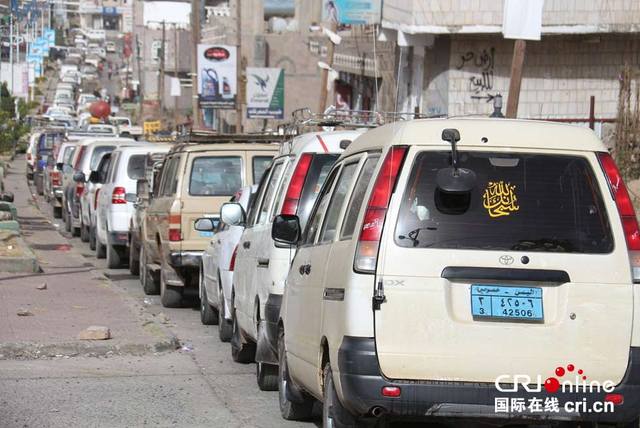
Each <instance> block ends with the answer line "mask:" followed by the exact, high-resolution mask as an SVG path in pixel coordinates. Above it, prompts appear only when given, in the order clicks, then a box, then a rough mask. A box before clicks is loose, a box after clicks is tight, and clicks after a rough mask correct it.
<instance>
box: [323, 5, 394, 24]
mask: <svg viewBox="0 0 640 428" xmlns="http://www.w3.org/2000/svg"><path fill="white" fill-rule="evenodd" d="M322 11H323V12H322V17H323V20H325V21H330V22H336V23H338V24H344V25H358V24H362V25H372V24H379V23H380V20H381V15H382V14H381V12H382V0H323V8H322Z"/></svg>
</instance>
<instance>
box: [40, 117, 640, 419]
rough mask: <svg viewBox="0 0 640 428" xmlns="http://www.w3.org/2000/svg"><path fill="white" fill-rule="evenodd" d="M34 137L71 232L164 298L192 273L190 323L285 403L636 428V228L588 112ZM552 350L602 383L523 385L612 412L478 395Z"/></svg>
mask: <svg viewBox="0 0 640 428" xmlns="http://www.w3.org/2000/svg"><path fill="white" fill-rule="evenodd" d="M36 135H37V138H36V140H37V141H38V142H42V147H43V150H44V149H46V148H47V147H49V149H48V150H50V151H51V153H52V155H51V156H52V157H54V158H55V164H54V165H55V167H54V168H52V169H51V171H50V174H49V176H50V177H51V178H50V179H49V180H50V184H48V185H47V186H48V187H46V186H45V187H46V188H47V189H50V190H47V192H49V193H47V195H48V197H49V199H50V200H51V201H52V203H53V204H54V209H56V211H55V214H56V215H60V216H62V217H63V218H64V220H65V224H66V227H67V230H69V231H70V232H72V233H73V234H74V235H79V236H80V237H81V239H82V240H83V241H87V242H89V243H90V245H91V248H93V249H95V251H96V256H97V257H106V259H107V264H108V266H109V268H119V267H125V266H126V265H127V264H128V267H129V270H130V271H131V273H132V274H135V275H139V277H140V282H141V285H142V287H143V289H144V291H145V293H147V294H160V299H161V302H162V304H163V305H164V306H167V307H179V306H181V305H183V302H184V297H185V290H187V289H189V288H192V289H193V291H194V294H195V291H196V290H197V293H198V296H199V298H200V317H201V321H202V323H203V324H214V325H215V324H217V325H218V332H219V338H220V340H221V341H222V342H230V351H231V356H232V358H233V359H234V360H235V361H237V362H239V363H245V364H246V363H254V362H255V363H256V379H257V384H258V387H259V388H260V389H262V390H267V391H269V390H278V391H279V405H280V410H281V413H282V416H283V417H284V418H285V419H291V420H305V419H308V418H310V417H311V415H312V408H313V405H314V403H315V402H316V401H320V402H322V403H323V404H324V405H323V424H324V426H336V427H341V426H359V425H361V424H364V423H378V424H381V425H382V424H384V423H385V422H386V421H388V420H392V419H397V418H400V419H403V418H408V419H419V420H423V419H429V418H437V417H441V418H454V419H455V420H458V419H456V418H480V419H487V418H503V420H502V422H505V419H504V418H518V419H519V420H520V421H522V420H525V421H526V420H532V421H541V420H544V421H547V422H548V421H551V422H556V421H563V422H565V423H568V424H569V425H570V426H571V424H573V426H578V424H580V423H583V422H584V421H591V422H598V423H604V422H607V423H624V424H635V425H629V426H638V417H639V414H640V316H639V315H638V313H639V309H638V308H639V307H640V306H639V305H638V304H637V301H638V299H639V296H640V285H639V284H640V275H639V274H638V272H640V262H639V261H638V260H639V258H638V254H640V253H639V252H640V230H639V229H638V223H637V220H636V217H635V213H634V211H633V207H632V205H631V200H630V197H629V194H628V192H627V190H626V188H625V186H624V184H623V182H622V180H621V177H620V174H619V172H618V170H617V168H616V166H615V163H614V162H613V160H612V158H611V156H610V155H609V154H608V152H607V149H606V147H605V146H604V145H603V144H602V142H601V141H600V140H598V138H596V137H595V136H594V134H593V133H592V132H591V131H589V130H587V129H581V128H578V127H573V126H567V125H558V124H549V123H543V122H526V121H515V120H505V119H433V120H413V121H405V122H397V123H393V124H389V125H385V126H381V127H378V128H376V129H371V130H366V132H365V130H364V129H355V130H354V129H342V130H332V131H328V130H320V131H315V132H304V133H302V134H300V135H298V136H295V137H290V138H287V139H286V140H283V138H282V137H281V136H278V135H241V136H238V135H217V134H207V133H200V134H198V133H193V134H191V135H189V136H187V137H185V138H182V139H180V140H179V141H178V142H176V143H173V144H158V143H151V142H145V141H136V140H134V139H131V138H123V137H116V136H101V135H97V134H96V135H88V133H86V132H85V133H81V134H78V135H74V134H73V133H69V132H66V133H61V132H59V131H58V130H51V129H48V130H47V129H45V130H42V131H38V132H37V133H34V136H36ZM49 141H50V143H48V142H49ZM38 147H40V146H38ZM37 156H38V155H36V157H37ZM34 180H35V176H34ZM58 204H59V205H58ZM597 266H602V268H594V267H597ZM563 362H570V363H571V365H572V367H573V366H574V365H575V367H579V368H580V370H582V372H583V373H586V375H585V376H588V379H589V381H590V382H598V383H599V384H605V383H606V382H612V384H613V385H615V387H614V388H613V390H612V391H606V392H603V391H601V390H597V391H594V390H591V389H588V390H587V389H585V390H580V389H577V390H576V389H573V390H567V391H565V390H561V391H554V392H553V393H549V392H544V391H542V392H540V393H539V394H538V395H540V396H541V397H542V398H545V397H548V394H553V397H554V398H557V399H558V400H559V403H560V404H563V403H566V402H571V401H575V400H579V401H581V402H582V401H584V403H586V404H585V406H591V405H595V403H597V402H603V403H605V404H606V403H610V408H611V409H612V410H611V411H610V412H589V411H587V410H586V408H585V410H584V411H581V412H574V413H572V412H570V411H568V410H567V409H566V408H565V409H564V410H563V411H562V412H559V413H557V414H556V413H553V412H552V413H545V412H540V413H536V412H535V411H531V410H530V411H524V412H521V411H508V412H506V413H496V407H495V403H496V399H499V398H501V397H508V398H515V397H522V398H525V399H530V398H535V397H536V393H535V392H531V391H529V390H524V389H518V390H517V391H516V392H505V391H503V390H500V389H497V385H499V383H498V382H497V380H496V379H502V378H503V377H504V375H505V374H506V375H511V376H515V375H518V376H528V377H529V378H530V379H536V378H537V377H538V376H545V375H547V374H548V375H552V374H553V373H554V370H556V367H557V366H558V365H559V364H562V363H563ZM556 373H559V372H558V371H556ZM558 376H560V375H558ZM576 391H577V392H576ZM544 394H547V395H546V396H545V395H544ZM624 426H627V425H624Z"/></svg>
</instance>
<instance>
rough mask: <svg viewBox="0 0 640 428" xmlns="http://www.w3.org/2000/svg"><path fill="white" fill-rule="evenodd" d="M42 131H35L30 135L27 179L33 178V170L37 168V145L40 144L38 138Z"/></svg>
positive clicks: (27, 155) (27, 154)
mask: <svg viewBox="0 0 640 428" xmlns="http://www.w3.org/2000/svg"><path fill="white" fill-rule="evenodd" d="M41 133H42V132H41V131H35V132H32V133H31V136H30V137H29V146H28V147H27V152H26V157H27V171H26V175H27V180H33V170H34V169H35V164H36V147H37V145H38V140H39V139H40V134H41Z"/></svg>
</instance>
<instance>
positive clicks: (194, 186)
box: [189, 156, 242, 196]
mask: <svg viewBox="0 0 640 428" xmlns="http://www.w3.org/2000/svg"><path fill="white" fill-rule="evenodd" d="M241 187H242V159H241V158H240V157H239V156H215V157H208V156H207V157H205V156H202V157H198V158H195V159H194V160H193V165H192V166H191V177H190V180H189V194H190V195H194V196H232V195H233V194H234V193H235V192H236V191H237V190H239V189H240V188H241Z"/></svg>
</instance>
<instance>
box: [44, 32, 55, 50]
mask: <svg viewBox="0 0 640 428" xmlns="http://www.w3.org/2000/svg"><path fill="white" fill-rule="evenodd" d="M44 38H45V39H46V40H47V42H48V44H49V47H51V46H54V45H55V44H56V30H54V29H53V28H48V29H46V30H44Z"/></svg>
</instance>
